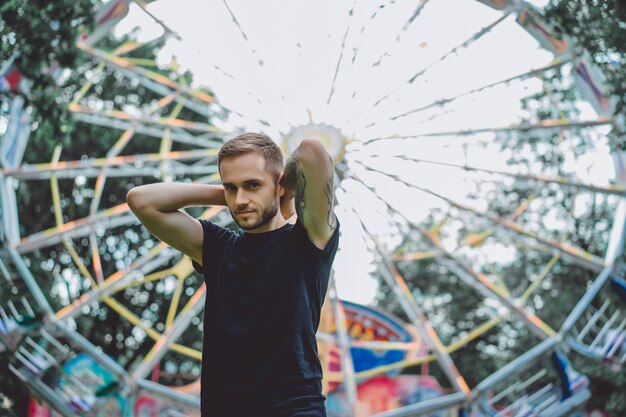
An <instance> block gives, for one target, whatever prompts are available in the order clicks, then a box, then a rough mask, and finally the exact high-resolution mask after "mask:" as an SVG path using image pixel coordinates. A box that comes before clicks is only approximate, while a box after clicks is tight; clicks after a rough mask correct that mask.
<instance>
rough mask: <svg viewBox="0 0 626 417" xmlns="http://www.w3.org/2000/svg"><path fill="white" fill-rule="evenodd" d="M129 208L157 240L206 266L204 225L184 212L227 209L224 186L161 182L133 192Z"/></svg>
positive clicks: (129, 195)
mask: <svg viewBox="0 0 626 417" xmlns="http://www.w3.org/2000/svg"><path fill="white" fill-rule="evenodd" d="M126 202H127V203H128V207H130V209H131V210H132V212H133V213H135V216H137V218H138V219H139V221H140V222H141V223H142V224H143V225H144V226H145V227H146V229H148V230H149V231H150V233H152V234H153V235H154V236H156V237H157V238H159V239H160V240H162V241H163V242H165V243H167V244H168V245H170V246H172V247H173V248H175V249H178V250H179V251H181V252H182V253H184V254H185V255H188V256H190V257H191V258H192V259H193V260H195V261H196V262H198V263H199V264H200V265H202V241H203V238H204V237H203V232H202V225H201V224H200V223H199V222H198V221H197V220H196V219H194V218H193V217H191V216H190V215H188V214H187V213H185V212H184V211H183V210H181V209H182V208H184V207H189V206H209V205H222V206H225V205H226V200H225V199H224V188H223V187H222V186H221V185H208V184H190V183H181V182H167V183H165V182H161V183H156V184H148V185H141V186H138V187H134V188H132V189H131V190H130V191H129V192H128V194H126Z"/></svg>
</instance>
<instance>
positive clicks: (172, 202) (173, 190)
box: [126, 182, 226, 212]
mask: <svg viewBox="0 0 626 417" xmlns="http://www.w3.org/2000/svg"><path fill="white" fill-rule="evenodd" d="M126 201H127V202H128V204H129V205H130V206H134V207H151V208H154V209H156V210H159V211H163V212H168V211H174V210H178V209H181V208H184V207H190V206H213V205H219V206H225V205H226V200H225V198H224V188H223V187H222V186H221V185H209V184H191V183H184V182H159V183H155V184H147V185H140V186H137V187H134V188H132V189H131V190H130V191H129V192H128V194H127V196H126Z"/></svg>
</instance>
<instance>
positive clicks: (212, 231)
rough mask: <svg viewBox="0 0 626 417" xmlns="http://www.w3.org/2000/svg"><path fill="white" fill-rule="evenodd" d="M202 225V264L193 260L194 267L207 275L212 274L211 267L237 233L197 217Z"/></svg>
mask: <svg viewBox="0 0 626 417" xmlns="http://www.w3.org/2000/svg"><path fill="white" fill-rule="evenodd" d="M196 220H198V221H199V222H200V224H201V225H202V232H203V240H202V265H200V264H199V263H198V262H196V261H194V260H192V265H193V267H194V269H195V270H196V271H197V272H198V273H200V274H204V276H205V277H206V276H207V275H210V272H211V270H212V268H211V267H213V266H215V265H216V263H217V259H218V258H221V255H222V254H223V252H224V248H225V247H226V245H227V243H228V242H229V241H230V240H231V239H233V238H234V237H235V236H236V234H235V232H233V231H232V230H230V229H226V228H225V227H222V226H219V225H217V224H215V223H213V222H210V221H208V220H205V219H196Z"/></svg>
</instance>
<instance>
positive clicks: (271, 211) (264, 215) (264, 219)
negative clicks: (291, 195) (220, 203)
mask: <svg viewBox="0 0 626 417" xmlns="http://www.w3.org/2000/svg"><path fill="white" fill-rule="evenodd" d="M278 207H279V205H278V204H273V205H272V206H271V207H270V208H268V209H266V210H263V211H262V212H261V213H260V218H259V220H257V222H256V223H254V224H251V225H249V226H242V225H241V224H239V222H238V221H237V217H236V216H235V215H234V214H233V212H232V210H231V212H230V214H231V215H232V216H233V220H235V223H237V226H239V228H241V229H242V230H254V229H257V228H259V227H261V226H263V225H265V224H267V223H269V222H270V221H272V219H273V218H274V216H276V213H278Z"/></svg>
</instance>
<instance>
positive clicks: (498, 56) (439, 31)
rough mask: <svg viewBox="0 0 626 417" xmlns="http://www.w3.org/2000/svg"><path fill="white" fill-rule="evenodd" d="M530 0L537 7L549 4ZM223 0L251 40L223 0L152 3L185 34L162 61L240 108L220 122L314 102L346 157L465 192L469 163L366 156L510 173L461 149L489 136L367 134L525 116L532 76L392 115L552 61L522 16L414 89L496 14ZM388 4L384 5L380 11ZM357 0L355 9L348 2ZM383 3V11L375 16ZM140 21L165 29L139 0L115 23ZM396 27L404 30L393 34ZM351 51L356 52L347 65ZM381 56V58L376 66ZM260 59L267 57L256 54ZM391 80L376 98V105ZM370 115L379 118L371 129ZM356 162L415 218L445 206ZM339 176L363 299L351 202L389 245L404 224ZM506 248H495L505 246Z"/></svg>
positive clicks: (474, 150)
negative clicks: (342, 140) (392, 223)
mask: <svg viewBox="0 0 626 417" xmlns="http://www.w3.org/2000/svg"><path fill="white" fill-rule="evenodd" d="M534 3H536V4H539V5H541V4H542V3H545V1H536V2H534ZM227 4H228V6H229V7H230V9H231V10H232V12H233V13H234V15H235V17H236V18H237V20H238V21H239V24H240V25H241V28H242V29H243V31H244V32H245V34H246V36H247V38H248V40H247V41H246V40H245V39H244V37H243V35H242V33H241V32H240V29H239V28H238V27H237V26H236V25H235V23H234V21H233V19H232V18H231V15H230V14H229V12H228V10H227V8H226V5H225V3H224V2H223V1H216V0H213V1H194V2H192V1H189V0H175V1H174V0H160V1H158V2H155V3H153V4H150V6H149V10H150V11H151V12H152V13H154V15H156V16H157V17H159V18H160V19H162V20H163V21H164V22H165V23H166V24H167V25H168V26H169V27H170V28H171V29H172V30H174V31H175V32H177V33H178V34H179V35H180V36H181V37H182V39H183V40H182V42H177V41H173V40H172V41H170V42H169V43H168V45H167V46H166V47H165V49H164V50H163V51H162V53H161V56H160V59H161V61H162V62H164V63H167V62H169V61H170V60H171V58H172V56H176V59H177V61H178V62H179V63H180V64H181V65H182V66H183V68H190V69H191V71H192V72H193V74H194V77H195V83H196V84H197V85H206V86H210V88H211V89H212V90H213V91H214V92H215V93H216V97H217V99H218V101H219V103H221V104H222V105H224V106H226V107H228V108H231V109H233V110H236V111H237V112H240V113H242V114H243V115H244V117H243V118H241V117H238V116H236V115H235V116H233V117H232V118H231V120H229V121H228V123H227V124H226V125H225V128H227V129H228V128H229V126H236V127H241V128H244V129H245V130H262V131H264V132H265V133H267V134H269V135H270V136H272V137H274V138H279V137H280V136H281V134H285V133H287V132H288V131H289V130H290V129H291V128H292V127H294V126H298V125H301V124H306V123H307V122H308V120H309V119H308V118H309V116H308V114H309V113H308V112H309V111H310V112H311V115H312V118H313V121H314V122H316V123H327V124H331V125H333V126H335V127H337V128H338V129H340V130H341V131H342V132H343V133H344V135H346V136H347V137H348V138H349V139H350V140H351V141H352V143H351V144H350V145H349V148H348V149H349V151H348V152H347V155H346V158H347V159H348V161H350V160H354V159H363V160H365V161H367V162H368V163H369V164H372V165H375V163H376V164H378V165H375V166H379V167H381V169H384V170H386V171H388V172H394V173H397V174H398V175H401V176H402V177H403V178H407V180H411V181H414V182H415V183H422V184H425V185H426V186H427V187H428V188H430V189H432V190H435V191H438V192H441V193H442V194H445V195H447V196H449V197H451V198H454V199H457V200H460V201H463V199H464V198H465V196H466V194H467V191H468V187H471V184H468V183H467V182H466V177H467V174H466V173H463V172H462V171H458V172H457V171H456V170H451V169H450V168H437V167H433V166H432V165H423V164H419V165H418V164H410V165H407V164H402V163H399V162H398V161H397V160H393V159H392V158H391V159H390V158H386V159H384V158H379V159H378V160H376V161H375V160H374V159H373V158H372V157H371V155H373V154H377V153H379V154H381V155H393V154H396V155H412V156H416V157H420V158H423V159H432V160H438V161H446V162H451V163H465V162H467V163H468V165H476V166H483V167H485V168H491V169H503V170H506V169H507V167H506V163H505V161H506V158H507V156H506V155H502V154H499V153H497V152H495V150H494V149H493V148H483V147H476V146H472V145H470V146H469V147H468V148H467V153H465V152H464V149H463V147H462V146H459V144H461V143H463V142H469V143H476V142H480V141H484V140H490V139H491V138H492V135H491V134H484V135H478V136H470V137H467V138H463V137H455V136H452V137H443V138H436V139H420V140H405V141H397V140H396V141H380V142H378V143H377V144H376V145H374V144H372V145H370V146H363V145H362V143H361V141H363V140H367V139H370V138H375V137H379V136H390V135H395V134H399V135H414V134H417V133H426V132H437V131H450V130H457V129H468V128H481V127H496V126H507V125H510V124H513V123H516V122H518V121H519V119H520V117H522V115H523V114H522V111H521V109H520V105H519V100H520V98H521V97H523V96H526V95H529V94H530V93H531V92H534V91H538V90H539V89H540V88H541V83H540V82H539V81H538V80H537V79H530V80H527V81H522V82H519V81H517V82H512V83H510V84H509V85H507V86H501V87H496V88H493V89H489V90H487V91H485V92H483V93H480V94H475V95H471V96H467V97H464V98H463V99H460V100H457V101H455V102H454V103H453V104H452V105H450V106H447V107H445V108H443V111H442V109H440V108H433V109H430V110H428V111H423V112H419V113H417V114H414V115H411V116H408V117H402V118H398V119H396V120H391V119H390V118H391V117H393V116H395V115H398V114H401V113H404V112H406V111H410V110H412V109H415V108H418V107H420V106H423V105H426V104H430V103H432V102H433V101H435V100H437V99H441V98H445V97H450V96H453V95H456V94H460V93H463V92H465V91H468V90H470V89H473V88H477V87H481V86H484V85H486V84H489V83H492V82H495V81H499V80H501V79H505V78H508V77H511V76H514V75H517V74H520V73H523V72H526V71H529V70H531V69H534V68H538V67H541V66H544V65H547V64H548V63H550V61H551V60H552V58H553V57H552V55H551V54H550V53H548V52H547V51H545V50H542V49H540V48H539V44H538V42H537V41H536V40H534V38H532V37H531V36H530V35H529V34H528V33H527V32H526V31H525V30H523V29H522V28H521V27H520V26H519V25H517V24H516V23H515V20H514V16H509V17H508V18H507V20H505V21H504V22H503V23H501V24H500V25H498V26H496V28H495V29H494V30H493V31H492V32H491V33H489V34H487V35H486V36H484V37H483V38H481V39H480V40H479V41H477V42H476V43H475V44H473V45H471V46H469V47H468V48H467V49H460V50H459V51H458V53H457V54H452V55H450V56H449V57H448V58H447V59H445V60H444V61H442V62H439V63H436V64H435V65H433V66H432V67H430V69H429V70H428V71H427V72H426V73H425V74H424V75H423V76H422V77H419V78H418V79H417V80H416V81H415V83H414V84H413V85H410V86H409V85H407V84H406V83H405V82H406V80H408V79H409V78H410V77H412V76H413V75H414V74H416V73H417V72H418V71H420V70H422V69H424V68H425V67H427V66H429V65H431V64H433V63H434V62H436V61H437V60H438V59H439V58H440V57H441V56H443V55H444V54H445V53H447V52H449V51H450V50H451V49H452V48H453V47H455V46H457V45H459V44H461V43H462V42H463V41H465V40H466V39H467V38H469V37H470V36H471V35H473V34H475V33H476V32H478V31H480V30H481V29H482V28H483V27H485V26H487V25H489V24H491V23H492V22H494V21H495V20H496V19H498V18H499V17H501V16H502V13H501V12H498V11H495V10H492V9H490V8H488V7H486V6H484V5H483V4H481V3H479V2H477V1H471V0H437V1H435V0H432V1H430V2H428V3H427V4H426V5H425V7H424V8H423V10H422V12H421V14H420V15H419V16H418V17H417V19H415V21H414V22H413V23H412V24H411V25H410V26H409V27H408V29H407V30H406V31H404V32H400V30H401V28H402V27H403V26H404V25H405V23H406V22H407V20H408V18H409V16H411V14H412V13H413V11H414V10H415V8H416V7H417V5H418V4H419V3H418V2H417V1H413V2H400V1H382V0H381V1H377V2H375V1H359V2H355V1H353V0H352V1H346V0H325V1H315V2H312V1H302V0H291V1H286V0H281V1H279V0H272V1H263V2H260V1H243V0H236V1H235V0H231V1H228V3H227ZM381 5H384V8H380V6H381ZM353 6H354V10H353V14H352V16H350V15H349V13H348V11H349V10H350V9H351V8H352V7H353ZM375 12H376V13H377V14H376V17H375V18H373V19H372V18H371V16H372V15H373V13H375ZM134 26H141V28H142V32H141V34H140V36H141V39H144V40H146V39H150V38H153V37H155V36H158V35H159V33H160V27H159V26H158V25H156V24H155V23H154V22H153V21H152V20H151V19H150V18H149V17H148V16H147V15H145V14H144V13H143V12H142V11H141V10H139V9H138V7H136V6H135V5H132V6H131V13H130V15H129V17H128V18H127V19H125V20H124V21H122V22H121V23H120V24H119V25H118V27H117V31H118V33H121V32H126V31H128V30H130V29H132V28H133V27H134ZM348 28H349V29H348ZM362 28H364V29H363V31H362V30H361V29H362ZM346 30H348V36H347V38H346V44H345V47H344V51H343V58H342V60H341V64H340V67H339V68H340V69H339V74H338V77H337V80H336V84H335V92H334V95H333V98H332V100H331V102H330V105H327V99H328V96H329V94H330V89H331V85H332V80H333V76H334V72H335V68H336V66H337V61H338V58H339V55H340V52H341V45H342V40H343V36H344V34H345V33H346ZM398 34H400V41H399V42H396V41H395V39H396V37H397V36H398ZM355 51H356V59H355V60H354V62H353V63H352V62H351V61H352V58H353V57H354V56H355ZM381 56H382V57H383V59H382V60H381V61H380V65H376V66H373V63H375V62H376V61H378V60H379V59H380V57H381ZM261 61H262V65H260V64H259V63H260V62H261ZM227 74H228V75H227ZM355 91H356V94H355V95H354V96H352V94H353V92H355ZM393 91H395V92H394V93H393V94H392V95H391V96H390V97H389V98H388V99H386V100H384V101H382V102H381V104H380V105H379V106H377V107H373V106H372V104H373V103H374V102H376V101H377V100H378V99H379V98H381V97H382V96H384V95H385V94H387V93H389V92H393ZM359 113H360V114H359ZM357 114H358V115H357ZM431 117H432V120H429V119H430V118H431ZM591 117H593V115H592V116H591ZM259 119H261V120H266V121H267V122H269V123H270V128H268V127H267V126H264V125H261V124H259V123H257V122H256V120H259ZM371 123H375V124H374V125H373V126H371V127H366V126H368V125H370V124H371ZM598 155H601V158H600V159H601V161H602V163H596V165H595V168H593V167H592V168H593V169H595V170H596V171H597V170H599V171H600V172H598V173H597V174H598V175H596V176H594V178H597V182H599V183H606V182H607V178H609V177H610V175H611V170H610V166H611V164H610V163H608V164H607V162H606V161H607V160H606V155H607V154H606V149H604V148H602V149H598ZM466 158H467V159H466ZM596 160H598V158H597V157H596V156H590V157H588V158H587V161H586V163H592V162H594V161H596ZM607 167H608V168H607ZM350 168H351V169H352V170H354V172H356V173H357V174H358V175H359V176H361V177H362V178H363V179H364V180H366V181H367V182H368V183H370V184H373V185H375V186H376V187H378V188H380V190H379V192H380V194H381V195H384V197H385V199H387V200H388V201H390V202H393V203H394V204H396V205H397V206H398V207H402V208H403V212H404V213H406V215H407V216H409V217H410V218H411V219H413V220H415V221H419V220H420V219H421V218H423V217H424V216H425V215H426V214H427V213H428V212H429V211H430V210H432V208H433V207H436V206H439V207H441V206H442V203H441V201H437V200H436V199H433V198H431V197H428V196H425V195H424V194H422V193H411V194H410V195H407V194H406V192H405V191H404V189H403V188H402V187H399V186H398V185H397V184H392V183H390V182H384V181H381V180H380V178H375V176H372V175H368V173H367V172H363V170H359V166H358V165H355V164H350ZM572 169H573V170H575V169H577V167H576V166H574V167H573V168H572ZM579 170H580V169H579ZM425 179H426V182H424V180H425ZM453 184H454V185H453ZM345 187H346V188H348V189H350V190H351V193H348V194H347V193H345V192H343V191H342V190H339V191H338V200H339V203H340V204H339V207H338V208H337V214H338V216H339V219H340V221H341V223H342V230H343V235H342V242H341V246H340V251H339V253H338V255H337V258H336V261H335V271H336V277H337V290H338V293H339V295H340V297H341V298H343V299H347V300H350V301H355V302H360V303H368V302H369V301H371V300H372V298H373V295H374V291H375V289H376V283H375V280H374V279H373V278H372V277H370V273H371V272H372V271H373V270H374V268H373V265H372V264H371V261H372V259H373V258H372V255H371V254H370V252H369V251H368V250H367V248H366V247H365V244H364V242H363V240H362V237H361V235H362V233H361V232H360V230H359V225H358V222H357V220H356V218H355V216H354V214H352V213H351V212H350V211H349V210H350V209H349V207H348V206H349V205H354V206H356V208H357V210H358V211H359V213H361V214H362V215H363V217H364V218H365V219H366V221H368V219H370V221H369V223H368V226H370V227H372V229H373V231H375V232H377V233H380V234H382V237H381V239H382V240H383V241H384V242H385V243H387V244H389V245H393V244H394V242H395V243H398V242H399V238H398V236H397V235H396V236H385V233H387V234H389V233H388V232H389V229H388V225H387V224H385V222H380V221H376V219H380V218H381V217H380V215H376V214H375V213H374V211H375V210H384V206H383V205H382V204H381V203H379V202H376V201H375V200H374V199H372V198H371V197H370V196H369V195H368V194H367V193H364V192H363V190H362V187H358V186H356V185H355V184H354V183H353V182H346V184H345ZM348 203H349V204H348ZM483 203H484V204H485V205H486V202H483ZM474 205H476V202H474ZM370 212H371V213H370ZM502 253H504V252H502V251H499V252H498V256H501V255H502ZM504 256H507V255H506V254H505V255H504Z"/></svg>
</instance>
